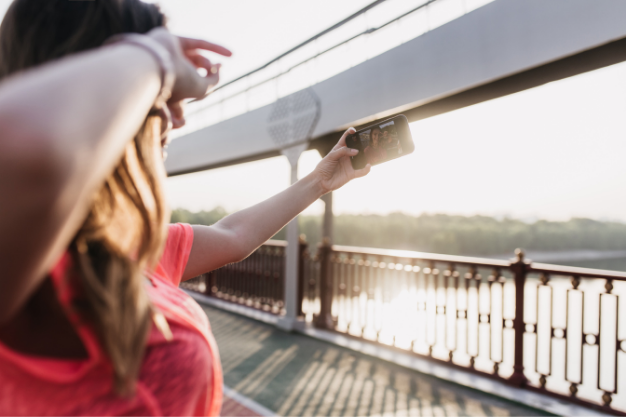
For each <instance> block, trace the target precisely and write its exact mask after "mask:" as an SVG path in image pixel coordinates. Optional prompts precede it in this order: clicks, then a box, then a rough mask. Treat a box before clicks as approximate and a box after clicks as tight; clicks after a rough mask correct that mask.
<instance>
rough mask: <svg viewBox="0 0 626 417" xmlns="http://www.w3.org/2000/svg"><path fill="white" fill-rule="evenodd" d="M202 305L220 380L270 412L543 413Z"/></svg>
mask: <svg viewBox="0 0 626 417" xmlns="http://www.w3.org/2000/svg"><path fill="white" fill-rule="evenodd" d="M203 308H204V310H205V312H206V313H207V315H208V317H209V320H210V321H211V326H212V330H213V333H214V335H215V338H216V340H217V344H218V346H219V349H220V355H221V359H222V366H223V368H224V383H225V385H227V386H228V387H230V388H231V389H232V390H234V391H236V392H237V393H239V394H241V395H243V396H245V397H248V398H250V399H252V400H253V401H255V402H256V403H258V404H260V405H261V406H263V407H265V408H266V409H268V410H271V411H272V412H274V413H276V414H278V415H285V416H286V415H289V416H301V415H308V416H310V415H320V416H326V415H333V416H354V415H358V416H371V415H407V416H535V415H546V413H545V412H541V411H538V410H535V409H532V408H529V407H525V406H523V405H520V404H516V403H512V402H508V401H506V400H503V399H500V398H498V397H494V396H491V395H489V394H487V393H484V392H480V391H475V390H471V389H468V388H465V387H461V386H459V385H456V384H453V383H450V382H445V381H442V380H439V379H436V378H433V377H431V376H427V375H423V374H420V373H418V372H415V371H411V370H408V369H406V368H403V367H400V366H398V365H395V364H392V363H389V362H385V361H383V360H380V359H376V358H373V357H369V356H366V355H363V354H360V353H357V352H353V351H351V350H348V349H344V348H341V347H337V346H334V345H331V344H328V343H326V342H323V341H319V340H316V339H313V338H310V337H308V336H304V335H301V334H293V333H286V332H283V331H281V330H278V329H276V328H275V327H274V326H271V325H268V324H264V323H261V322H258V321H255V320H252V319H248V318H244V317H241V316H238V315H235V314H232V313H228V312H225V311H222V310H218V309H215V308H212V307H208V306H204V305H203ZM227 404H228V403H227ZM228 409H232V407H229V408H228ZM228 409H227V408H226V406H225V409H224V411H225V412H226V413H228V411H227V410H228Z"/></svg>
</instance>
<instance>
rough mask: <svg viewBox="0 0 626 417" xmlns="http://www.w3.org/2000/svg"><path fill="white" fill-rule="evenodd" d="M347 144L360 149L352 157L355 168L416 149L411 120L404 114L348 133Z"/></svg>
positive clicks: (384, 160)
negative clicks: (410, 124)
mask: <svg viewBox="0 0 626 417" xmlns="http://www.w3.org/2000/svg"><path fill="white" fill-rule="evenodd" d="M346 146H347V147H348V148H353V149H358V150H359V153H358V154H357V155H355V156H352V157H350V159H352V167H353V168H354V169H361V168H364V167H365V165H367V164H368V163H369V164H370V165H378V164H381V163H383V162H387V161H391V160H392V159H396V158H400V157H401V156H404V155H408V154H410V153H411V152H413V150H414V149H415V145H414V144H413V138H412V137H411V130H410V129H409V121H408V120H407V118H406V116H404V115H402V114H400V115H398V116H395V117H392V118H391V119H387V120H383V121H382V122H379V123H376V124H375V125H372V126H368V127H366V128H365V129H361V130H357V131H356V132H355V133H353V134H352V135H348V137H347V138H346Z"/></svg>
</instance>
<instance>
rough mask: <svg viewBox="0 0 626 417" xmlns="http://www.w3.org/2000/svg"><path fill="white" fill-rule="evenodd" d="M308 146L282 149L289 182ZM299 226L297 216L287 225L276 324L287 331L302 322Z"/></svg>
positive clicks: (292, 181) (295, 178) (296, 175)
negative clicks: (282, 285)
mask: <svg viewBox="0 0 626 417" xmlns="http://www.w3.org/2000/svg"><path fill="white" fill-rule="evenodd" d="M307 147H308V144H302V145H296V146H293V147H290V148H287V149H283V150H282V154H283V155H285V156H286V157H287V159H288V160H289V164H290V165H291V184H294V183H295V182H296V181H298V160H299V159H300V155H301V154H302V152H304V151H305V150H306V149H307ZM299 236H300V233H299V228H298V217H296V218H295V219H293V220H292V221H290V222H289V224H288V225H287V252H286V260H285V315H284V316H282V317H281V318H280V319H279V320H278V322H277V323H276V326H277V327H279V328H281V329H283V330H287V331H291V330H293V329H294V328H295V327H296V326H299V325H300V324H302V325H303V323H299V322H298V318H297V314H298V309H297V305H296V304H297V301H298V252H299V244H300V243H299Z"/></svg>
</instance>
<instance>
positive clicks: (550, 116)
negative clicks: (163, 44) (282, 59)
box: [0, 0, 626, 221]
mask: <svg viewBox="0 0 626 417" xmlns="http://www.w3.org/2000/svg"><path fill="white" fill-rule="evenodd" d="M370 1H371V0H342V1H335V0H315V1H311V0H306V1H305V0H297V1H294V0H264V1H262V2H261V1H257V0H232V1H228V2H225V1H217V0H160V1H158V3H159V4H161V5H162V7H163V9H164V11H165V12H166V13H167V14H168V15H169V18H170V28H171V29H172V31H174V32H175V33H178V34H181V35H186V36H196V37H203V38H206V39H209V40H211V41H214V42H217V43H221V44H223V45H225V46H227V47H229V48H231V49H232V50H233V51H234V54H235V55H234V57H233V58H231V59H230V60H222V62H223V63H224V64H225V65H224V66H223V69H222V74H223V75H222V78H223V79H224V80H227V79H229V78H233V77H235V76H236V75H239V74H242V73H244V72H246V71H248V70H250V69H252V68H254V67H255V66H258V65H260V64H262V63H264V62H265V61H267V60H268V59H270V58H272V57H274V56H276V55H278V54H279V53H281V52H283V51H285V50H287V49H289V48H290V47H292V46H293V45H295V44H297V43H299V42H300V41H302V40H304V39H306V38H308V37H310V36H312V35H313V34H315V33H317V32H318V31H320V30H322V29H324V28H326V27H328V26H330V25H332V24H333V23H335V22H336V21H338V20H340V19H341V18H343V17H345V16H347V15H349V14H351V13H353V12H354V11H356V10H358V9H359V8H361V7H363V6H364V5H366V4H368V3H370ZM389 1H390V2H398V4H400V3H402V4H404V3H406V1H407V0H389ZM466 1H476V0H466ZM9 3H10V2H9V1H7V0H0V14H3V13H4V9H5V8H6V6H7V5H8V4H9ZM625 97H626V63H625V64H618V65H615V66H613V67H609V68H605V69H602V70H598V71H595V72H592V73H588V74H583V75H580V76H577V77H574V78H570V79H566V80H562V81H559V82H555V83H552V84H549V85H546V86H543V87H539V88H536V89H533V90H529V91H525V92H522V93H518V94H515V95H512V96H508V97H504V98H501V99H498V100H493V101H490V102H486V103H482V104H479V105H475V106H472V107H469V108H465V109H461V110H458V111H455V112H452V113H448V114H444V115H440V116H437V117H433V118H431V119H428V120H424V121H421V122H418V123H414V124H413V125H412V126H411V129H412V132H413V137H414V140H415V144H416V150H415V153H414V154H412V155H410V156H407V157H404V158H401V159H399V160H396V161H393V162H389V163H387V164H384V165H381V166H377V167H375V168H374V169H373V170H372V172H371V173H370V175H369V176H368V177H366V178H364V179H360V180H357V181H354V182H352V183H350V184H348V185H347V186H345V187H344V188H342V189H341V190H339V191H337V192H336V194H335V213H336V214H339V213H346V212H349V213H388V212H393V211H404V212H408V213H413V214H419V213H423V212H431V213H432V212H439V213H452V214H464V215H471V214H477V213H479V214H487V215H497V216H505V215H506V216H512V217H517V218H523V219H534V218H547V219H568V218H570V217H573V216H583V217H591V218H597V219H613V220H621V221H626V193H625V192H624V191H625V190H626V164H624V156H626V140H625V139H626V126H625V125H624V122H623V120H624V115H625V114H626V99H625ZM317 161H319V156H318V155H317V153H316V152H307V153H305V154H304V155H303V156H302V158H301V160H300V176H303V175H306V173H308V172H310V171H311V170H312V169H313V168H314V167H315V164H316V163H317ZM288 178H289V168H288V164H287V161H286V160H285V159H284V158H283V157H277V158H272V159H268V160H264V161H258V162H253V163H248V164H243V165H239V166H235V167H228V168H222V169H216V170H212V171H208V172H203V173H196V174H190V175H185V176H181V177H174V178H170V179H168V182H167V193H168V195H169V198H170V202H171V206H172V207H174V208H176V207H183V208H187V209H190V210H200V209H212V208H213V207H215V206H217V205H221V206H223V207H225V208H226V209H227V210H229V211H234V210H237V209H241V208H245V207H247V206H250V205H252V204H254V203H257V202H259V201H262V200H263V199H265V198H268V197H270V196H271V195H273V194H275V193H277V192H279V191H281V190H283V189H284V188H285V187H287V186H288ZM322 207H323V206H322V204H321V203H317V204H315V205H314V206H312V207H311V208H310V209H309V210H308V211H307V212H308V213H315V212H320V211H321V210H322Z"/></svg>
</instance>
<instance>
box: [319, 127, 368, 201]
mask: <svg viewBox="0 0 626 417" xmlns="http://www.w3.org/2000/svg"><path fill="white" fill-rule="evenodd" d="M354 132H355V129H354V128H352V127H351V128H349V129H348V130H346V131H345V132H344V134H343V136H341V139H339V142H337V144H336V145H335V147H334V148H333V149H332V150H331V151H330V152H329V153H328V155H326V156H325V157H324V159H322V160H321V161H320V163H319V164H317V167H316V168H315V170H314V171H313V174H314V175H316V176H317V177H318V181H319V185H320V187H321V189H322V192H323V193H324V194H326V193H329V192H331V191H334V190H336V189H338V188H341V187H343V186H344V185H345V184H346V183H347V182H349V181H350V180H353V179H355V178H361V177H364V176H365V175H367V174H368V173H369V172H370V168H371V166H370V164H367V165H366V166H365V167H364V168H362V169H357V170H355V169H354V168H353V167H352V162H350V157H351V156H355V155H356V154H358V152H359V151H358V150H356V149H350V148H348V147H347V146H346V137H347V136H348V135H351V134H353V133H354Z"/></svg>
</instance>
